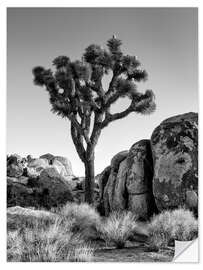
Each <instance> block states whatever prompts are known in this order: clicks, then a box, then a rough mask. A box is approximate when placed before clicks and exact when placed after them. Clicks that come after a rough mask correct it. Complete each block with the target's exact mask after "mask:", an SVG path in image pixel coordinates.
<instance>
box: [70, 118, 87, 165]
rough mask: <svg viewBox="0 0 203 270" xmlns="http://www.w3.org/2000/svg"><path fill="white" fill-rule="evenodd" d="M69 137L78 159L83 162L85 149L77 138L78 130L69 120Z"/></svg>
mask: <svg viewBox="0 0 203 270" xmlns="http://www.w3.org/2000/svg"><path fill="white" fill-rule="evenodd" d="M71 137H72V140H73V143H74V145H75V148H76V150H77V153H78V155H79V157H80V159H81V160H82V161H83V162H85V149H84V147H83V144H82V142H81V140H79V138H78V132H77V129H76V127H75V125H74V124H73V122H71Z"/></svg>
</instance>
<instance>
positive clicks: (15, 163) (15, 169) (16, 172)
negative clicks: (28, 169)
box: [7, 154, 24, 177]
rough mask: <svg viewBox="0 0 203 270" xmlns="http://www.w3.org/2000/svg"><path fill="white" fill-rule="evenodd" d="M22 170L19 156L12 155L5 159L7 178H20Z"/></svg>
mask: <svg viewBox="0 0 203 270" xmlns="http://www.w3.org/2000/svg"><path fill="white" fill-rule="evenodd" d="M23 170H24V166H23V164H22V158H21V156H19V155H17V154H13V155H10V156H8V157H7V175H8V176H9V177H20V176H21V175H23Z"/></svg>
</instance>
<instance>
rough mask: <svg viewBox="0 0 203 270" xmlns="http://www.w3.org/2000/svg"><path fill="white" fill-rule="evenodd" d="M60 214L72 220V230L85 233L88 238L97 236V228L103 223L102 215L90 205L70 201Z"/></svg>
mask: <svg viewBox="0 0 203 270" xmlns="http://www.w3.org/2000/svg"><path fill="white" fill-rule="evenodd" d="M60 215H61V216H63V218H64V221H66V220H68V221H69V222H70V220H71V223H72V226H71V231H72V232H74V233H81V234H83V236H84V237H85V239H87V240H88V239H90V240H91V239H92V238H96V237H97V228H98V227H99V224H100V223H101V217H100V215H99V213H98V212H97V211H96V210H95V209H94V208H93V207H91V206H90V205H88V204H86V203H82V204H76V203H68V204H66V205H65V206H64V207H63V208H61V210H60Z"/></svg>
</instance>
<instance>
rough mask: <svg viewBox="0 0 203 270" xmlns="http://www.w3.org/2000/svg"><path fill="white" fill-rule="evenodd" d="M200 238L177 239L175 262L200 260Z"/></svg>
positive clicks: (196, 261)
mask: <svg viewBox="0 0 203 270" xmlns="http://www.w3.org/2000/svg"><path fill="white" fill-rule="evenodd" d="M198 251H199V250H198V238H197V239H195V240H193V241H176V240H175V255H174V258H173V262H192V263H198V262H199V256H198V255H199V252H198Z"/></svg>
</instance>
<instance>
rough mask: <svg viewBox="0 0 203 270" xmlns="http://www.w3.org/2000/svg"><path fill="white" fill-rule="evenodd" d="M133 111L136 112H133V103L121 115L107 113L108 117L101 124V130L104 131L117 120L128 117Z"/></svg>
mask: <svg viewBox="0 0 203 270" xmlns="http://www.w3.org/2000/svg"><path fill="white" fill-rule="evenodd" d="M133 111H134V110H133V107H132V103H131V104H130V105H129V107H128V108H127V109H126V110H124V111H122V112H120V113H114V114H110V113H106V117H105V119H104V121H103V122H102V123H101V128H102V129H103V128H104V127H106V126H107V125H108V124H109V123H110V122H113V121H115V120H118V119H121V118H124V117H126V116H127V115H128V114H130V113H131V112H133Z"/></svg>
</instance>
